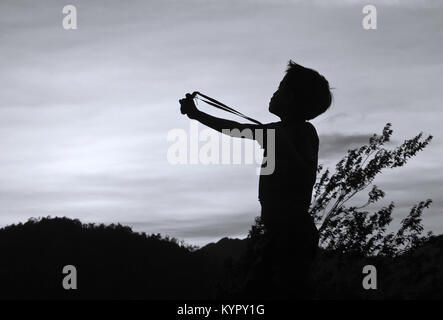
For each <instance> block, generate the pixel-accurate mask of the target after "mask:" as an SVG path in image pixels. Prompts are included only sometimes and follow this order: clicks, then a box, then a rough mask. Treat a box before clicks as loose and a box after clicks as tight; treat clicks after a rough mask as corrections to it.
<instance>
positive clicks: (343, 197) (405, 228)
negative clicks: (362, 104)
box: [310, 123, 432, 256]
mask: <svg viewBox="0 0 443 320" xmlns="http://www.w3.org/2000/svg"><path fill="white" fill-rule="evenodd" d="M392 132H393V131H392V130H391V124H390V123H388V124H386V126H385V127H384V129H383V132H382V134H381V135H377V134H374V135H373V136H372V137H371V138H370V139H369V143H368V144H366V145H363V146H361V147H359V148H355V149H352V150H349V151H348V153H347V155H346V156H345V157H344V158H343V159H342V160H340V161H339V162H338V163H337V164H336V166H335V172H334V173H331V172H330V171H329V169H325V170H323V167H322V166H321V165H320V166H319V167H318V173H319V179H318V180H317V183H316V184H315V186H314V194H313V201H312V204H311V208H310V214H311V215H312V216H313V218H314V221H315V222H316V224H317V226H318V228H319V232H320V246H322V247H323V248H325V249H330V250H334V251H338V252H343V253H352V254H356V255H364V256H370V255H377V254H379V255H387V256H395V255H398V254H400V253H401V252H404V251H406V250H409V249H411V248H414V247H417V246H419V245H420V244H421V243H423V242H424V241H425V240H426V239H427V238H428V237H430V236H431V233H428V235H427V236H425V235H422V233H423V226H422V224H421V216H422V213H423V210H424V209H425V208H428V207H429V205H430V204H431V202H432V201H431V200H430V199H428V200H425V201H420V202H419V203H418V204H416V205H415V206H413V207H412V209H411V211H410V213H409V215H408V216H407V217H406V218H405V219H403V220H402V221H401V225H400V228H399V230H398V231H397V232H396V233H393V232H388V231H387V227H388V226H389V224H390V223H391V221H392V212H393V209H394V203H393V202H391V203H390V204H389V205H388V206H387V207H383V208H381V209H380V210H378V211H375V212H369V211H367V210H365V209H368V207H369V206H370V205H371V204H374V203H376V202H377V201H379V200H381V199H382V198H384V196H385V192H384V191H383V190H381V189H379V188H378V187H377V186H376V185H375V184H373V181H374V179H375V177H376V176H377V175H378V174H380V173H381V172H382V171H383V170H385V169H394V168H397V167H402V166H404V165H405V164H406V163H407V162H408V160H409V159H410V158H412V157H414V156H415V155H416V154H417V153H418V152H419V151H421V150H423V149H424V148H425V147H426V146H427V145H428V144H429V143H430V141H431V140H432V136H427V137H426V138H424V137H423V133H419V134H418V135H416V136H415V137H413V138H412V139H409V140H405V141H404V142H403V143H402V144H401V145H400V146H398V147H396V148H394V149H392V150H388V149H386V148H385V144H386V143H387V142H388V141H389V139H390V137H391V135H392ZM366 189H370V191H369V192H368V200H367V201H366V203H364V204H363V205H361V206H348V203H349V202H350V200H351V199H353V198H354V197H355V196H356V195H357V194H359V193H361V192H363V191H364V190H366Z"/></svg>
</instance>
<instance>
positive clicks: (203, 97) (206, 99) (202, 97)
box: [192, 91, 262, 125]
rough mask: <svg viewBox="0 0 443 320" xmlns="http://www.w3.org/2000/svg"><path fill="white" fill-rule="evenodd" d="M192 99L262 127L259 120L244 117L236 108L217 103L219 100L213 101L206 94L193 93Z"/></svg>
mask: <svg viewBox="0 0 443 320" xmlns="http://www.w3.org/2000/svg"><path fill="white" fill-rule="evenodd" d="M192 97H193V98H194V99H198V100H200V101H203V102H206V103H207V104H210V105H211V106H213V107H216V108H218V109H221V110H224V111H227V112H230V113H232V114H235V115H237V116H239V117H242V118H244V119H246V120H249V121H251V122H254V123H256V124H260V125H261V124H262V123H261V122H260V121H257V120H255V119H253V118H250V117H248V116H246V115H244V114H243V113H241V112H239V111H237V110H235V109H234V108H231V107H228V106H227V105H225V104H224V103H221V102H220V101H217V100H215V99H213V98H211V97H208V96H207V95H204V94H202V93H200V92H198V91H195V92H194V93H192Z"/></svg>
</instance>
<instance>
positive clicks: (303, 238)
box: [180, 60, 332, 298]
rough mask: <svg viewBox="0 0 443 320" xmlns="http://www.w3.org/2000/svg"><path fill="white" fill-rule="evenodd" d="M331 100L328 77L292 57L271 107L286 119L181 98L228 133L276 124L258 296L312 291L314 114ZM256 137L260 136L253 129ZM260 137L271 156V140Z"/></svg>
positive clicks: (263, 197) (264, 201) (196, 115)
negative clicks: (230, 114)
mask: <svg viewBox="0 0 443 320" xmlns="http://www.w3.org/2000/svg"><path fill="white" fill-rule="evenodd" d="M331 100H332V95H331V92H330V88H329V83H328V81H327V80H326V79H325V78H324V77H323V76H322V75H320V74H319V73H318V72H317V71H315V70H312V69H309V68H305V67H303V66H301V65H299V64H297V63H295V62H293V61H292V60H291V61H289V63H288V68H287V70H286V74H285V76H284V78H283V80H282V81H281V82H280V85H279V87H278V89H277V91H276V92H275V93H274V95H273V96H272V98H271V100H270V102H269V111H270V112H271V113H273V114H275V115H277V116H278V117H279V118H280V119H281V121H279V122H273V123H268V124H264V125H257V124H244V123H238V122H235V121H231V120H226V119H220V118H216V117H213V116H211V115H208V114H206V113H204V112H202V111H200V110H198V109H197V108H196V106H195V104H194V100H193V97H192V95H190V94H187V95H186V98H184V99H181V100H180V104H181V110H182V113H185V114H187V115H188V117H189V118H191V119H195V120H198V121H199V122H201V123H202V124H204V125H206V126H208V127H210V128H213V129H215V130H217V131H220V132H222V130H223V129H228V130H229V131H224V132H223V133H225V134H229V135H231V136H235V137H242V138H251V136H242V135H238V132H239V131H242V130H244V129H250V130H252V132H253V133H254V130H257V129H262V130H265V136H266V130H268V129H274V130H275V131H274V132H275V155H274V156H275V159H274V163H275V168H274V171H273V173H272V174H261V175H260V181H259V200H260V204H261V207H262V211H261V219H262V222H263V225H264V229H265V235H266V238H267V241H266V245H265V248H264V249H263V252H262V260H261V264H260V265H261V267H260V268H259V269H260V270H254V272H253V275H252V276H250V277H252V278H251V279H250V283H249V284H248V286H250V288H249V290H250V292H251V293H255V294H256V297H273V298H309V297H311V296H312V291H311V290H312V286H311V284H310V282H311V281H310V268H311V263H312V261H313V259H314V256H315V252H316V249H317V246H318V231H317V229H316V227H315V224H314V222H313V220H312V218H311V216H310V215H309V213H308V210H309V206H310V202H311V196H312V189H313V186H314V183H315V180H316V173H317V161H318V147H319V140H318V136H317V132H316V130H315V128H314V126H313V125H312V124H311V123H310V122H308V120H312V119H314V118H316V117H317V116H318V115H320V114H322V113H323V112H325V111H326V110H327V109H328V108H329V106H330V105H331ZM233 129H239V130H238V131H231V130H233ZM252 138H253V139H256V136H255V135H254V134H253V135H252ZM257 140H262V139H257ZM259 143H261V144H262V148H264V152H265V155H267V156H268V157H269V156H270V155H269V154H267V146H268V145H269V143H266V142H264V141H259ZM262 170H263V169H262ZM262 172H263V171H262ZM254 278H255V279H254ZM260 289H261V290H260ZM260 291H261V292H262V294H259V293H258V292H260Z"/></svg>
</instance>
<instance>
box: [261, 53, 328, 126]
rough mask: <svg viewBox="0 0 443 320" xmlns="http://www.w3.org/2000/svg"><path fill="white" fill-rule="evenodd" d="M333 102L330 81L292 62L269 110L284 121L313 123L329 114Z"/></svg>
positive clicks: (272, 99) (270, 103) (273, 97)
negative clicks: (324, 114)
mask: <svg viewBox="0 0 443 320" xmlns="http://www.w3.org/2000/svg"><path fill="white" fill-rule="evenodd" d="M331 102H332V94H331V91H330V88H329V83H328V81H327V80H326V79H325V78H324V77H323V76H322V75H321V74H319V73H318V72H317V71H315V70H312V69H308V68H305V67H303V66H301V65H299V64H297V63H295V62H293V61H292V60H290V61H289V63H288V69H287V70H286V75H285V76H284V77H283V80H282V81H281V82H280V86H279V87H278V89H277V91H276V92H275V93H274V95H273V96H272V98H271V101H270V102H269V111H270V112H271V113H273V114H275V115H276V116H278V117H280V118H281V119H282V120H311V119H314V118H315V117H317V116H318V115H320V114H322V113H323V112H325V111H326V110H327V109H328V108H329V106H330V105H331Z"/></svg>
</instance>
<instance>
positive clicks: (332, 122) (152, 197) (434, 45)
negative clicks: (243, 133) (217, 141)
mask: <svg viewBox="0 0 443 320" xmlns="http://www.w3.org/2000/svg"><path fill="white" fill-rule="evenodd" d="M367 3H368V2H367V1H364V2H363V1H350V0H348V1H331V0H330V1H295V0H272V1H271V0H269V1H265V0H249V1H234V0H226V1H221V0H217V1H212V0H189V1H165V0H161V1H160V0H156V1H154V0H151V1H127V2H124V1H109V0H107V1H86V0H85V1H69V2H66V3H63V1H46V0H45V1H43V0H41V1H18V0H11V1H5V0H2V1H1V3H0V45H1V48H0V68H1V73H0V87H1V90H0V226H4V225H7V224H11V223H17V222H24V221H26V220H27V219H28V218H29V217H38V216H47V215H51V216H69V217H73V218H79V219H80V220H81V221H83V222H104V223H111V222H114V223H116V222H120V223H123V224H127V225H130V226H132V227H134V229H135V230H137V231H145V232H147V233H151V232H156V233H157V232H160V233H163V234H169V235H171V236H175V237H177V238H179V239H184V240H186V241H187V242H189V243H193V244H199V245H201V244H204V243H207V242H209V241H214V240H217V239H220V238H222V237H224V236H231V237H242V236H244V235H245V234H246V233H247V231H248V229H249V226H250V225H251V224H252V223H253V219H254V217H255V216H258V215H259V214H260V207H259V203H258V200H257V189H258V186H257V183H258V176H257V175H256V166H255V165H207V166H205V165H176V166H173V165H171V164H169V163H168V161H167V158H166V154H167V150H168V147H169V146H170V145H171V142H168V141H167V139H166V137H167V134H168V132H169V131H170V130H172V129H176V128H183V129H185V130H189V120H188V119H187V118H186V117H184V116H182V115H181V114H180V112H179V105H178V99H180V98H181V97H182V96H183V95H184V94H185V93H186V92H192V91H194V90H199V91H201V92H204V93H207V94H209V95H211V96H213V97H216V98H218V99H220V100H222V101H224V102H226V103H228V104H230V105H232V106H235V107H237V108H238V109H239V110H241V111H242V112H243V113H245V114H248V115H251V116H252V117H254V118H256V119H259V120H261V121H262V122H270V121H277V118H275V117H274V116H272V115H271V114H269V113H268V112H267V104H268V102H269V98H270V97H271V95H272V93H273V92H274V91H275V89H276V88H277V86H278V83H279V81H280V79H281V78H282V76H283V74H284V70H285V67H286V63H287V61H288V60H289V59H293V60H295V61H297V62H298V63H300V64H302V65H305V66H308V67H312V68H314V69H317V70H318V71H319V72H320V73H322V74H323V75H324V76H325V77H326V78H327V79H328V80H329V82H330V84H331V86H332V87H334V88H335V89H334V96H335V97H334V104H333V106H332V108H331V110H329V111H328V112H327V113H326V114H324V115H322V116H320V117H319V118H318V119H315V120H314V121H313V124H314V125H315V126H316V128H317V131H318V133H319V135H320V138H321V141H322V145H321V151H320V157H321V162H323V163H325V164H327V165H329V166H331V165H333V164H334V162H335V161H337V160H338V159H340V158H341V157H342V156H343V155H344V154H345V152H346V150H347V149H348V148H350V147H352V146H358V145H359V144H361V143H364V142H366V141H367V137H369V136H370V135H371V134H372V133H375V132H377V133H378V132H381V130H382V128H383V126H384V124H385V123H387V122H392V124H393V129H394V136H393V140H394V142H397V143H399V142H401V141H402V140H404V139H406V138H410V137H412V136H413V135H415V134H417V133H418V132H420V131H423V132H424V133H427V134H433V135H434V137H435V138H434V140H433V141H432V144H431V145H430V146H429V147H428V148H427V149H426V150H425V151H424V152H422V153H421V154H419V155H418V156H417V157H416V158H414V159H413V160H411V161H410V163H409V164H408V165H407V166H406V167H404V168H399V169H396V170H393V171H391V172H388V173H386V174H383V175H382V176H380V178H379V179H377V181H376V183H377V184H378V185H379V186H380V187H381V188H383V189H384V190H385V191H386V202H389V201H391V200H392V201H395V203H396V204H397V208H396V210H395V216H396V217H397V220H398V219H400V218H401V217H402V216H404V215H406V214H407V213H408V212H409V208H410V207H411V206H413V205H414V204H415V203H417V202H418V201H420V200H424V199H427V198H431V199H433V200H434V203H433V205H432V207H431V209H429V210H428V211H427V212H426V213H425V217H424V224H425V226H426V229H427V230H433V231H434V232H436V233H442V232H443V213H442V209H443V197H442V193H443V186H442V183H441V182H442V179H443V170H442V169H443V161H442V158H443V149H442V142H441V137H442V134H443V126H442V125H441V123H442V118H443V108H442V104H441V103H442V100H443V99H442V98H443V87H442V80H443V62H442V58H441V57H442V48H443V21H442V16H443V3H441V2H438V1H400V0H399V1H388V0H386V1H370V3H372V4H375V5H376V8H377V13H378V29H377V30H365V29H363V28H362V25H361V21H362V18H363V14H362V8H363V6H364V5H365V4H367ZM65 4H73V5H75V6H76V7H77V14H78V29H77V30H69V31H67V30H64V29H63V27H62V19H63V16H64V15H63V13H62V8H63V6H64V5H65ZM202 107H203V106H202ZM204 108H205V109H204V110H206V111H210V112H212V113H213V114H215V115H221V113H219V112H216V111H214V110H212V109H210V108H206V107H204ZM225 116H226V114H225ZM201 128H202V129H203V127H201Z"/></svg>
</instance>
